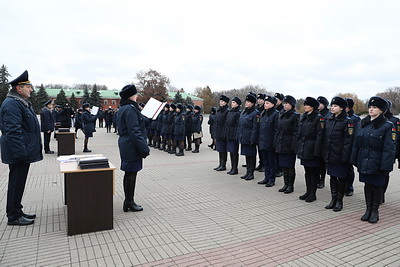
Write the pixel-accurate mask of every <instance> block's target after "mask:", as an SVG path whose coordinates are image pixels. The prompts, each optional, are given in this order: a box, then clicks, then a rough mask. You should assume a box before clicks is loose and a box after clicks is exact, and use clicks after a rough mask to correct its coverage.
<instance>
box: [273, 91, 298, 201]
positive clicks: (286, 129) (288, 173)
mask: <svg viewBox="0 0 400 267" xmlns="http://www.w3.org/2000/svg"><path fill="white" fill-rule="evenodd" d="M282 105H283V110H282V111H281V112H280V113H279V118H278V126H277V129H276V133H275V143H276V152H277V153H278V158H279V160H278V162H279V167H280V168H281V169H282V171H283V181H284V185H283V187H282V188H281V189H279V190H278V191H279V192H284V193H285V194H289V193H292V192H293V190H294V180H295V178H296V171H295V163H296V136H297V126H298V122H299V117H300V114H299V113H297V112H296V110H295V107H296V99H295V98H294V97H293V96H290V95H287V96H285V98H284V99H283V104H282Z"/></svg>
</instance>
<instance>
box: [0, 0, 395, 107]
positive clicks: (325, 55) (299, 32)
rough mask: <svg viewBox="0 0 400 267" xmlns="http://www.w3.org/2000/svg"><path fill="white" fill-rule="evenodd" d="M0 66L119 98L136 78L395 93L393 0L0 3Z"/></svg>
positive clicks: (289, 90) (218, 86)
mask: <svg viewBox="0 0 400 267" xmlns="http://www.w3.org/2000/svg"><path fill="white" fill-rule="evenodd" d="M0 10H1V23H0V36H1V42H0V64H4V65H5V66H7V67H8V71H9V73H10V74H11V75H12V76H13V77H17V76H18V75H20V74H21V73H22V72H23V71H24V70H25V69H27V70H28V71H29V74H30V80H31V81H32V82H33V83H34V84H35V85H40V84H41V83H44V84H47V83H62V84H67V85H73V84H75V83H90V84H94V83H97V84H104V85H107V86H108V88H109V89H120V88H122V87H123V86H124V85H125V84H127V83H131V82H134V81H135V76H136V73H137V72H138V71H140V70H148V69H150V68H151V69H154V70H157V71H159V72H161V73H162V74H164V75H166V76H167V77H169V78H170V80H171V85H172V86H174V87H177V88H184V89H185V91H187V92H194V89H195V88H196V87H204V86H207V85H208V86H210V88H211V90H212V91H219V90H229V89H233V88H241V87H244V86H246V85H249V84H252V85H260V86H262V87H265V88H267V90H270V91H273V92H282V93H284V94H285V95H286V94H291V95H293V96H294V97H296V98H300V97H303V98H304V97H306V96H313V97H317V96H319V95H324V96H326V97H327V98H329V99H330V98H331V97H333V96H334V95H335V94H336V93H345V92H353V93H356V94H357V95H358V96H359V97H360V98H363V99H366V98H369V97H370V96H372V95H374V94H376V93H377V92H383V91H384V90H386V89H387V88H389V87H393V86H400V17H399V11H400V1H396V0H379V1H371V0H354V1H352V0H346V1H341V0H323V1H321V0H302V1H298V0H279V1H278V0H276V1H269V0H260V1H255V0H243V1H234V0H229V1H228V0H226V1H225V0H213V1H209V0H202V1H189V0H182V1H178V0H168V1H167V0H157V1H155V0H113V1H109V0H107V1H105V0H93V1H89V0H79V1H75V0H74V1H71V0H69V1H65V0H62V1H59V0H51V1H50V0H48V1H44V0H35V1H31V0H18V1H5V0H0Z"/></svg>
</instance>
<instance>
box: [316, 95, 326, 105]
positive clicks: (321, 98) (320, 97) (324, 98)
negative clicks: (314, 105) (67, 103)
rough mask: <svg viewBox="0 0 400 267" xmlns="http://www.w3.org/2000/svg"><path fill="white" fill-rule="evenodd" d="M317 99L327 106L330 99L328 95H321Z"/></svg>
mask: <svg viewBox="0 0 400 267" xmlns="http://www.w3.org/2000/svg"><path fill="white" fill-rule="evenodd" d="M317 101H318V102H319V103H321V104H322V105H324V106H325V107H327V106H328V105H329V101H328V99H326V97H324V96H319V97H318V98H317Z"/></svg>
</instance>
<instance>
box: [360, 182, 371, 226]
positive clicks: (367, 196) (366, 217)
mask: <svg viewBox="0 0 400 267" xmlns="http://www.w3.org/2000/svg"><path fill="white" fill-rule="evenodd" d="M364 197H365V204H366V206H367V209H366V210H365V213H364V215H363V216H362V217H361V221H363V222H367V221H369V217H370V216H371V210H372V198H373V191H372V185H370V184H365V185H364Z"/></svg>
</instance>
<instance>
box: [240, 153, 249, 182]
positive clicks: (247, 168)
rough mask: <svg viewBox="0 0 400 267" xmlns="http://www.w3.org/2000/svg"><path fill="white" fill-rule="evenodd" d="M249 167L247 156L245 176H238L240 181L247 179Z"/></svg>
mask: <svg viewBox="0 0 400 267" xmlns="http://www.w3.org/2000/svg"><path fill="white" fill-rule="evenodd" d="M249 166H250V163H249V157H248V156H246V174H245V175H242V176H240V178H241V179H246V178H247V176H249Z"/></svg>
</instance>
